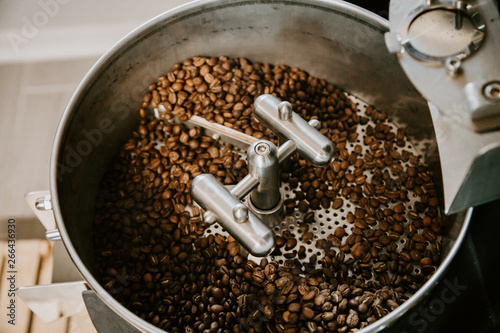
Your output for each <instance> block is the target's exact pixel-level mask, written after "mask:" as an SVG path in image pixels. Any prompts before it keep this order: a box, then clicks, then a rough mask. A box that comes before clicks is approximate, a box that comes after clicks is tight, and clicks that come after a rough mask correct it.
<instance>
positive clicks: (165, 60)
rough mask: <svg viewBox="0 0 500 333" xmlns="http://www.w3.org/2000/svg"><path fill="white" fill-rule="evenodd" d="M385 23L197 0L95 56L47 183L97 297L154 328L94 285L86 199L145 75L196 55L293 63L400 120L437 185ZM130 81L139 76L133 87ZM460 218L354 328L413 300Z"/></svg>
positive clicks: (427, 128) (446, 254) (66, 119)
mask: <svg viewBox="0 0 500 333" xmlns="http://www.w3.org/2000/svg"><path fill="white" fill-rule="evenodd" d="M345 27H349V30H348V31H346V29H345ZM388 28H389V27H388V24H387V22H386V21H385V20H383V19H382V18H380V17H379V16H377V15H375V14H372V13H369V12H367V11H365V10H362V9H360V8H358V7H354V6H352V5H349V4H347V3H344V2H341V1H321V0H304V1H266V2H258V1H257V2H247V1H234V0H231V1H229V0H220V1H215V0H214V1H199V2H193V3H191V4H189V5H186V6H184V7H181V8H178V9H176V10H174V11H171V12H167V13H165V14H162V15H160V16H159V17H157V18H155V19H153V20H151V21H150V22H148V23H147V24H145V25H143V26H142V27H140V28H138V29H137V30H136V31H134V32H132V33H131V34H130V35H129V36H127V37H126V38H124V39H123V40H122V41H120V42H119V43H118V44H117V45H116V46H115V47H113V48H112V49H111V50H110V51H109V52H108V53H107V54H106V55H105V56H104V57H103V58H101V59H100V60H99V61H98V62H97V64H96V65H95V66H94V67H93V68H92V70H91V71H90V72H89V74H88V75H87V76H86V77H85V79H84V80H83V81H82V83H81V84H80V86H79V87H78V89H77V90H76V92H75V94H74V95H73V97H72V98H71V101H70V103H69V104H68V106H67V109H66V111H65V113H64V115H63V118H62V120H61V123H60V125H59V129H58V132H57V135H56V139H55V142H54V146H53V154H52V159H51V188H50V190H51V194H52V203H53V206H54V214H55V217H56V221H57V226H58V229H59V231H60V233H61V237H62V239H63V242H64V244H65V246H66V248H67V250H68V252H69V254H70V256H71V258H72V260H73V261H74V262H75V265H76V266H77V267H78V269H79V270H80V272H81V273H82V275H83V276H84V278H85V280H86V281H87V282H88V285H89V286H90V287H91V288H92V289H93V290H94V291H95V292H96V294H97V295H98V297H99V298H101V300H102V301H103V302H104V303H106V305H108V306H109V308H110V309H111V310H112V311H114V312H116V313H117V314H118V315H119V316H120V317H121V318H123V320H125V321H127V322H129V323H131V324H133V325H134V326H137V327H139V328H140V329H141V331H147V332H156V333H158V332H162V330H160V329H159V328H157V327H154V326H153V325H151V324H149V323H147V322H146V321H144V320H142V319H140V318H139V317H137V316H135V315H134V314H133V313H132V312H130V311H129V310H128V309H126V308H125V307H123V306H122V305H121V304H119V303H118V302H117V301H116V300H115V299H114V298H113V297H111V295H110V294H108V293H107V292H106V291H105V290H104V288H103V287H102V286H101V285H100V284H99V282H98V280H99V274H98V272H97V270H96V265H95V261H94V252H93V246H92V237H91V236H90V235H91V234H92V216H93V213H94V209H93V206H94V202H95V198H96V194H97V191H98V188H99V182H100V180H101V178H102V175H103V173H104V171H105V170H106V168H107V167H108V164H109V162H110V161H111V159H112V157H113V156H114V155H115V154H116V153H117V152H118V151H119V150H120V149H121V147H122V145H123V144H124V143H125V142H126V140H127V138H128V137H129V136H130V133H131V131H132V130H133V129H134V128H136V127H137V125H138V123H139V117H138V116H137V110H138V108H139V106H140V105H141V103H142V96H143V94H144V93H145V92H146V91H147V87H148V82H154V81H155V80H156V79H157V77H158V76H159V75H163V74H165V73H166V72H167V71H168V69H169V68H170V67H171V66H172V65H174V64H175V63H176V62H179V61H182V60H184V59H185V58H188V57H191V56H194V55H200V54H203V55H214V56H217V55H227V56H230V57H240V56H244V57H247V58H249V59H251V60H253V61H259V62H269V63H274V64H287V65H290V66H297V67H300V68H302V69H304V70H306V71H308V72H309V73H310V74H311V75H314V76H317V77H321V78H325V79H326V80H328V81H329V82H331V83H333V84H335V85H337V86H339V87H341V88H343V89H345V90H347V91H349V92H350V93H351V94H353V95H355V96H358V97H360V98H361V99H362V100H364V101H366V102H368V103H370V104H373V105H374V106H376V107H377V108H379V109H381V110H383V111H385V112H387V113H388V114H389V117H390V118H391V119H392V120H393V121H394V122H395V123H396V124H398V125H401V126H404V127H405V130H406V133H407V135H408V136H409V138H410V140H411V141H412V142H413V143H414V145H415V149H416V150H417V151H418V152H419V153H420V154H421V155H422V159H423V160H424V161H426V163H427V164H429V165H430V166H431V168H432V169H433V170H434V177H435V179H436V185H437V187H438V188H439V187H440V184H441V182H440V178H441V176H440V175H441V173H440V171H439V158H438V157H439V156H438V152H437V148H436V144H435V142H436V137H435V134H434V130H433V126H432V120H431V117H430V113H429V110H428V106H427V104H426V102H425V100H424V99H423V98H422V97H421V95H420V94H419V93H418V92H417V91H416V90H415V89H414V88H413V86H412V84H411V83H410V82H409V80H408V79H407V78H406V76H405V74H404V72H403V71H402V70H401V68H400V66H399V64H398V62H397V59H396V58H395V57H394V56H393V55H390V54H388V52H387V50H386V47H385V42H384V34H385V32H387V31H388ZM208 40H209V41H210V42H209V43H207V41H208ZM242 41H244V42H242ZM138 82H139V83H140V82H146V83H145V84H144V87H143V88H140V87H141V85H138ZM83 129H86V130H95V131H98V132H100V133H101V134H102V135H103V140H102V142H100V143H99V144H92V143H91V144H90V147H91V148H92V149H91V151H87V154H86V155H85V156H84V155H80V154H79V153H78V147H79V145H80V150H81V146H82V145H83V144H84V143H86V142H88V139H87V138H86V137H85V135H84V134H83V133H82V131H83ZM457 151H460V150H459V149H457ZM72 152H75V153H74V154H72ZM75 155H76V156H75ZM75 157H80V158H79V159H76V160H75ZM77 162H78V163H77ZM75 193H77V194H78V195H75ZM468 221H469V215H467V214H465V213H463V212H462V213H460V214H457V215H451V216H447V217H445V219H444V223H445V226H446V228H445V234H444V236H443V241H442V242H443V244H442V245H443V246H442V253H443V262H442V264H441V266H440V267H439V268H438V269H437V271H436V272H435V274H434V275H433V276H432V278H431V279H430V280H429V281H427V282H426V284H425V285H424V286H423V287H422V288H421V289H420V290H419V291H418V292H417V293H416V294H415V295H414V296H413V297H412V298H410V299H409V300H408V301H407V302H405V303H404V304H403V305H402V306H400V307H399V308H398V309H396V310H395V311H394V312H392V313H390V314H389V315H388V316H386V317H384V318H382V319H381V320H379V321H377V322H376V323H374V324H373V325H370V326H369V327H367V328H365V329H363V330H360V332H363V333H364V332H372V331H378V330H380V329H381V328H384V327H387V326H388V325H390V323H391V322H392V321H393V320H395V319H396V318H398V317H400V316H402V315H403V314H404V313H405V312H406V311H407V310H408V309H409V308H411V307H414V306H416V305H418V303H419V301H420V300H421V299H422V298H423V297H425V295H426V294H427V293H428V292H429V290H430V289H431V288H432V287H433V286H434V285H435V284H436V283H437V282H438V281H439V279H440V278H441V276H442V274H443V272H444V270H445V269H446V267H447V266H448V264H449V263H450V261H451V259H452V258H453V257H454V255H455V253H456V251H457V249H458V247H459V245H460V243H461V242H462V239H463V235H464V234H465V231H466V229H467V223H468ZM216 226H217V224H214V225H212V226H211V228H215V227H216Z"/></svg>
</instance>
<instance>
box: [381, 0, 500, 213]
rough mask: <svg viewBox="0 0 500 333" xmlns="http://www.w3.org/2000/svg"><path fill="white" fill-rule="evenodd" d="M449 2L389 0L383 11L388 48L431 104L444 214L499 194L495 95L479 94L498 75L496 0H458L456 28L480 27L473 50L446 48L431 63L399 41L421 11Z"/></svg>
mask: <svg viewBox="0 0 500 333" xmlns="http://www.w3.org/2000/svg"><path fill="white" fill-rule="evenodd" d="M453 6H457V3H452V2H446V1H443V2H431V3H428V2H426V1H424V0H419V1H414V0H399V1H395V0H393V1H391V6H390V13H389V18H390V26H391V32H390V33H388V34H387V35H386V42H387V46H388V48H389V50H390V51H392V52H395V53H397V54H398V59H399V62H400V64H401V66H402V68H403V69H404V70H405V72H406V74H407V75H408V77H409V78H410V80H411V81H412V82H413V83H414V85H415V87H416V88H417V89H418V90H419V91H420V92H421V93H422V95H423V96H424V97H426V98H427V99H428V100H429V101H430V102H431V103H432V105H435V106H436V107H433V106H432V105H431V108H432V109H433V111H432V112H431V114H432V118H433V123H434V128H435V131H436V137H437V144H438V147H439V153H440V160H441V167H442V175H443V192H444V202H445V211H446V212H447V213H449V214H451V213H455V212H458V211H460V210H464V209H466V208H468V207H472V206H474V205H478V204H481V203H485V202H488V201H491V200H494V199H496V198H499V197H500V186H499V185H500V151H499V149H497V148H498V146H499V144H500V131H499V130H498V128H499V127H500V101H499V100H498V99H496V98H487V97H486V96H485V92H486V90H485V88H486V87H488V86H489V85H490V84H492V83H493V82H497V81H498V80H500V63H499V62H498V61H497V58H498V54H499V53H500V19H499V15H498V10H497V8H496V4H495V3H494V1H466V2H464V3H463V4H461V5H459V6H461V7H463V9H462V12H461V13H462V14H463V16H464V17H463V18H462V19H463V22H462V28H461V30H460V31H458V32H457V33H461V31H463V30H464V29H468V28H467V24H468V23H467V22H468V21H473V25H474V26H475V29H476V30H477V29H479V28H480V29H479V30H482V31H484V36H483V37H484V38H483V40H482V42H481V43H480V44H481V47H479V48H478V49H477V50H475V51H474V54H473V56H470V57H466V56H465V55H464V54H455V55H453V54H450V56H451V59H450V57H442V59H441V60H440V61H442V62H443V65H444V68H443V67H442V65H440V64H439V62H435V63H434V64H431V65H429V63H426V62H425V61H424V62H423V61H422V59H418V58H416V57H414V56H412V54H411V52H408V50H407V49H406V48H405V43H406V42H409V41H410V40H409V36H408V29H409V26H410V25H411V23H412V22H413V20H414V18H415V17H418V16H419V15H420V14H421V13H422V12H424V13H430V12H429V11H430V10H431V9H435V8H445V9H450V8H452V7H453ZM454 10H455V11H456V10H459V9H454ZM439 11H440V12H442V10H439ZM450 20H452V18H451V17H448V19H447V21H446V20H445V21H444V23H445V24H446V23H448V25H450V26H449V29H452V26H451V23H450ZM437 21H438V23H437V24H442V23H443V21H442V20H437ZM481 21H482V22H484V26H482V24H483V23H481ZM439 26H440V27H441V25H439ZM469 28H470V27H469ZM453 29H454V28H453ZM469 30H470V29H469ZM427 31H429V32H432V34H434V33H435V32H436V33H437V35H442V34H440V33H442V32H444V30H443V29H442V27H441V28H438V30H437V31H435V30H434V26H431V25H428V27H427ZM466 31H468V30H466ZM479 35H481V34H473V36H472V39H471V40H473V42H475V41H476V37H477V36H479ZM469 36H470V31H469ZM447 44H448V45H456V44H455V39H453V40H452V39H449V42H447ZM433 45H435V44H433ZM478 45H479V44H478ZM447 59H449V60H447ZM458 61H459V62H458ZM472 180H473V181H474V182H472Z"/></svg>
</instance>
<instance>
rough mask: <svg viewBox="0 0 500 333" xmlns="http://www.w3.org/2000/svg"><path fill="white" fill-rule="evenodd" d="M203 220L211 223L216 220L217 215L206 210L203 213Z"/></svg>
mask: <svg viewBox="0 0 500 333" xmlns="http://www.w3.org/2000/svg"><path fill="white" fill-rule="evenodd" d="M203 221H205V223H208V224H213V223H215V222H217V216H216V215H215V214H214V213H212V212H211V211H206V212H205V213H203Z"/></svg>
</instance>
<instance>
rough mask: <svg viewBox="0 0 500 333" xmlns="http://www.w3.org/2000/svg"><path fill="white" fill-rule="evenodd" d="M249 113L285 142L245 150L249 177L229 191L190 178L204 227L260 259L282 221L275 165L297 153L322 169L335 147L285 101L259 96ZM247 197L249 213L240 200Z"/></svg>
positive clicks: (208, 180)
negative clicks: (220, 231)
mask: <svg viewBox="0 0 500 333" xmlns="http://www.w3.org/2000/svg"><path fill="white" fill-rule="evenodd" d="M253 112H254V116H255V117H256V118H257V119H258V120H259V121H260V122H261V123H262V124H263V125H265V126H266V127H268V128H269V129H271V130H272V131H274V132H275V133H276V134H277V135H278V136H279V137H280V139H281V140H282V141H284V144H282V145H281V146H280V148H279V149H278V148H277V147H276V146H275V145H274V144H273V143H272V142H270V141H266V140H260V141H257V142H254V143H253V144H252V145H250V147H249V148H248V150H247V158H248V165H249V173H248V175H247V176H246V177H245V178H243V179H242V180H241V181H240V182H239V183H238V184H237V185H236V186H234V187H233V189H232V190H231V191H229V190H228V189H226V188H225V187H224V186H223V185H222V184H221V183H219V182H218V181H217V180H216V179H215V178H214V177H213V176H212V175H208V174H203V175H199V176H197V177H196V178H195V179H194V180H193V182H192V184H191V195H192V197H193V199H194V200H195V201H196V202H197V203H198V204H199V205H200V206H201V207H202V208H203V209H205V211H206V212H205V213H204V215H203V218H204V221H205V222H206V223H215V222H218V223H220V224H221V225H222V227H224V229H225V230H226V231H227V232H228V233H229V234H230V235H232V236H233V237H234V238H235V239H236V240H237V241H238V242H239V243H240V244H241V245H242V246H243V247H244V248H245V249H246V250H247V251H248V252H249V253H251V254H252V255H254V256H257V257H263V256H265V255H267V254H268V253H270V252H271V251H272V250H273V248H274V244H275V236H274V232H273V231H272V230H271V227H274V226H276V225H277V224H278V223H280V222H281V221H282V220H283V218H284V210H283V199H282V198H281V195H280V192H279V187H280V182H279V164H280V163H283V162H284V161H285V160H286V159H287V158H288V157H289V156H290V155H292V154H293V153H295V152H298V153H299V154H300V155H301V156H302V157H303V158H305V159H307V160H308V161H310V162H311V163H313V164H314V165H318V166H324V165H327V164H328V163H329V162H330V161H331V160H332V158H333V153H334V150H335V149H334V145H333V142H331V141H330V140H329V139H328V138H326V137H325V136H324V135H323V134H321V133H320V132H319V131H318V129H317V127H318V125H319V122H318V121H317V120H313V121H311V122H309V123H308V122H306V121H305V120H304V119H303V118H302V117H300V116H299V115H297V114H296V113H295V112H293V110H292V106H291V105H290V103H288V102H280V100H278V99H277V98H276V97H274V96H272V95H262V96H259V97H258V98H257V99H256V100H255V103H254V110H253ZM248 194H250V196H249V200H247V203H248V206H249V208H250V209H248V208H247V207H246V206H245V205H244V204H243V203H242V202H241V201H240V200H242V199H243V198H244V197H245V196H247V195H248Z"/></svg>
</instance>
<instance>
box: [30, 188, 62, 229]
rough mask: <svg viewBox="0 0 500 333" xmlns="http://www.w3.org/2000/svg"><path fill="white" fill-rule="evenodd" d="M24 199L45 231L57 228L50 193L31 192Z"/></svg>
mask: <svg viewBox="0 0 500 333" xmlns="http://www.w3.org/2000/svg"><path fill="white" fill-rule="evenodd" d="M24 199H25V200H26V202H27V203H28V206H29V207H30V208H31V210H32V211H33V213H35V215H36V217H37V218H38V220H39V221H40V223H42V225H43V226H44V228H45V230H51V229H55V228H56V221H55V219H54V214H53V212H52V202H51V201H50V192H49V191H35V192H30V193H27V194H25V195H24Z"/></svg>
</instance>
